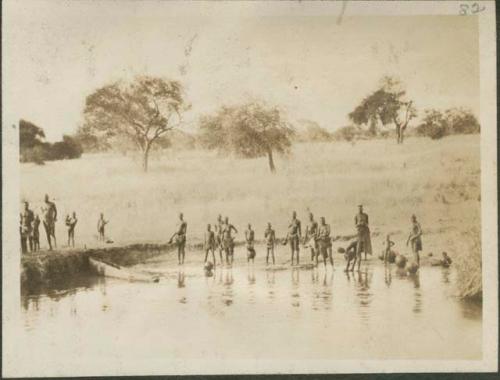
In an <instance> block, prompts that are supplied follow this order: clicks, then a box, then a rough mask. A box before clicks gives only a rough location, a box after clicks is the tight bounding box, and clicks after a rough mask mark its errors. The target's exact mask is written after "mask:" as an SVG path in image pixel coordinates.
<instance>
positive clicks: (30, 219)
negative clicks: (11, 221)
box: [19, 194, 108, 253]
mask: <svg viewBox="0 0 500 380" xmlns="http://www.w3.org/2000/svg"><path fill="white" fill-rule="evenodd" d="M41 211H42V220H40V216H39V215H38V214H35V212H34V211H33V210H31V209H30V205H29V202H24V209H23V211H22V212H21V215H20V224H19V233H20V235H21V251H22V253H27V252H36V251H39V250H40V222H41V221H43V227H44V230H45V234H46V236H47V244H48V246H49V250H52V248H57V240H56V228H55V227H56V222H57V207H56V204H55V203H54V202H53V201H51V200H50V198H49V196H48V195H47V194H46V195H45V198H44V204H43V206H42V208H41ZM77 223H78V218H77V217H76V212H74V211H73V212H72V213H71V215H70V214H68V215H66V218H65V220H64V224H65V225H66V228H67V233H68V247H74V246H75V228H76V224H77ZM106 224H108V221H107V220H104V215H103V214H102V213H101V214H100V217H99V220H98V222H97V232H98V240H102V241H104V240H105V233H104V228H105V226H106Z"/></svg>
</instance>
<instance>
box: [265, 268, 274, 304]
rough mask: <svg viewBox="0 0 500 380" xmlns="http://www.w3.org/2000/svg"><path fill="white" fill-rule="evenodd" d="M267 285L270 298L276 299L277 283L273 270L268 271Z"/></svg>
mask: <svg viewBox="0 0 500 380" xmlns="http://www.w3.org/2000/svg"><path fill="white" fill-rule="evenodd" d="M266 280H267V287H268V289H269V291H268V292H267V294H268V296H269V299H270V300H274V284H275V283H276V278H275V274H274V271H273V270H267V271H266Z"/></svg>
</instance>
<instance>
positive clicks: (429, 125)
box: [417, 108, 481, 140]
mask: <svg viewBox="0 0 500 380" xmlns="http://www.w3.org/2000/svg"><path fill="white" fill-rule="evenodd" d="M480 130H481V127H480V125H479V122H478V120H477V119H476V117H475V116H474V114H473V113H472V112H471V111H469V110H466V109H463V108H449V109H447V110H445V111H439V110H435V109H428V110H425V111H424V117H423V119H422V122H421V123H420V125H419V126H418V127H417V134H418V135H420V136H427V137H430V138H431V139H433V140H436V139H440V138H442V137H445V136H448V135H454V134H472V133H479V132H480Z"/></svg>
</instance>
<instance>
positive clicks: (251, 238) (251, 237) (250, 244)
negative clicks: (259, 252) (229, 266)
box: [245, 223, 256, 264]
mask: <svg viewBox="0 0 500 380" xmlns="http://www.w3.org/2000/svg"><path fill="white" fill-rule="evenodd" d="M245 241H246V243H247V263H249V262H250V261H252V264H253V263H254V259H255V254H256V253H255V247H254V243H255V231H254V230H252V225H251V224H250V223H249V224H248V228H247V229H246V231H245Z"/></svg>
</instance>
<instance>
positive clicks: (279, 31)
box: [2, 0, 479, 141]
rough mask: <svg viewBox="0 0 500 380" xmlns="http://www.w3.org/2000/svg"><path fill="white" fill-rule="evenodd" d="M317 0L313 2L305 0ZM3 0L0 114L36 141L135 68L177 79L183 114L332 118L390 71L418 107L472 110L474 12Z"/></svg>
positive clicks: (70, 126)
mask: <svg viewBox="0 0 500 380" xmlns="http://www.w3.org/2000/svg"><path fill="white" fill-rule="evenodd" d="M317 6H319V5H317ZM328 7H329V8H328V12H326V11H325V12H311V11H310V10H311V9H312V6H311V5H310V3H309V4H307V3H306V2H295V3H292V4H291V3H285V2H283V3H281V2H273V3H272V4H270V5H269V4H266V3H260V2H254V3H242V2H234V3H223V2H212V3H201V2H185V3H176V2H165V1H149V2H145V1H120V2H118V1H111V0H110V1H85V0H81V1H57V0H51V1H44V0H38V1H33V0H22V1H14V0H11V1H8V2H7V3H4V6H3V12H4V15H3V20H2V21H3V38H4V43H3V89H2V91H3V95H4V123H8V124H9V125H11V124H16V123H17V122H18V121H19V119H21V118H23V119H25V120H29V121H31V122H33V123H35V124H37V125H39V126H40V127H42V128H44V130H45V132H46V136H47V140H49V141H55V140H58V139H60V138H61V136H62V134H71V133H74V132H75V131H76V129H77V127H78V126H79V125H81V123H82V121H83V117H82V111H83V108H84V104H85V98H86V96H87V95H89V94H91V93H92V92H93V91H94V90H96V89H98V88H99V87H102V86H104V85H106V84H109V83H112V82H114V81H117V80H131V79H132V78H134V76H136V75H142V74H147V75H154V76H161V77H165V78H170V79H176V80H179V81H181V83H182V84H183V85H184V88H185V93H186V98H187V100H188V101H189V103H191V105H192V108H191V110H190V111H189V112H187V113H186V114H185V115H184V121H185V123H184V125H183V127H184V128H185V129H186V130H187V131H193V130H195V129H196V126H197V121H198V119H199V117H200V116H201V115H204V114H209V113H211V112H214V111H215V110H217V108H218V107H220V106H222V105H231V104H237V103H241V102H244V101H247V100H249V99H261V100H263V101H265V102H268V103H270V104H273V105H276V106H278V107H280V109H282V110H283V112H284V113H285V114H286V116H287V118H288V119H289V120H290V121H291V122H292V123H293V122H294V121H297V120H300V119H308V120H313V121H316V122H318V123H319V124H320V125H321V126H322V127H324V128H327V129H329V130H331V131H333V130H334V129H336V128H339V127H342V126H345V125H348V124H349V120H348V117H347V115H348V113H349V112H350V111H352V110H353V109H354V107H355V106H356V105H357V104H359V102H360V101H361V99H362V98H363V97H364V96H366V95H368V94H369V93H370V92H371V91H374V90H375V89H376V86H377V84H378V83H379V81H380V79H381V78H382V77H383V76H384V75H393V76H396V77H398V78H399V79H400V80H402V81H403V83H404V84H405V86H406V89H407V95H408V97H409V99H412V100H413V101H414V104H415V106H416V107H417V108H418V109H419V110H422V109H425V108H431V107H432V108H437V109H444V108H448V107H459V106H464V107H467V108H470V109H471V110H472V111H473V112H474V113H475V114H476V115H477V116H479V55H478V54H479V50H478V49H479V46H478V24H477V19H476V18H475V17H461V16H425V15H424V16H366V15H356V14H354V13H355V12H351V8H350V7H351V5H349V3H348V4H347V7H346V8H345V13H344V14H343V17H342V19H341V20H340V22H339V14H340V13H341V8H342V2H337V3H335V4H332V3H330V4H328Z"/></svg>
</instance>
